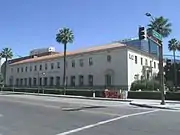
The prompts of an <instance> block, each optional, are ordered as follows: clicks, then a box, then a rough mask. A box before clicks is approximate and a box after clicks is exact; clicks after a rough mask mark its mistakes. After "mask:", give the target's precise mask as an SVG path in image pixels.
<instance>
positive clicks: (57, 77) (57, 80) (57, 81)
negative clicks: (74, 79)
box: [56, 76, 60, 86]
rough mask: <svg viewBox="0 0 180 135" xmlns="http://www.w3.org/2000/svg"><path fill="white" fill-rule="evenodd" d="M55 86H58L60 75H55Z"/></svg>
mask: <svg viewBox="0 0 180 135" xmlns="http://www.w3.org/2000/svg"><path fill="white" fill-rule="evenodd" d="M56 86H60V77H59V76H56Z"/></svg>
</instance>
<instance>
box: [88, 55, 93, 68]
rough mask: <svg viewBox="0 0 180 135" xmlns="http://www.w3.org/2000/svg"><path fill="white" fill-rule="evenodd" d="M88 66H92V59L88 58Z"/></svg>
mask: <svg viewBox="0 0 180 135" xmlns="http://www.w3.org/2000/svg"><path fill="white" fill-rule="evenodd" d="M89 65H90V66H91V65H93V60H92V57H90V58H89Z"/></svg>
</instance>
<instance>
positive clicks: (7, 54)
mask: <svg viewBox="0 0 180 135" xmlns="http://www.w3.org/2000/svg"><path fill="white" fill-rule="evenodd" d="M1 56H2V58H5V69H4V84H5V85H6V74H7V62H8V59H11V58H12V57H13V52H12V49H11V48H3V50H2V52H1Z"/></svg>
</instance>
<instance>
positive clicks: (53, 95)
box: [0, 92, 132, 102]
mask: <svg viewBox="0 0 180 135" xmlns="http://www.w3.org/2000/svg"><path fill="white" fill-rule="evenodd" d="M10 94H24V95H34V96H48V97H61V98H77V99H89V100H104V101H119V102H131V101H132V100H130V99H114V98H99V97H95V98H94V97H84V96H71V95H56V94H38V93H25V92H0V95H10Z"/></svg>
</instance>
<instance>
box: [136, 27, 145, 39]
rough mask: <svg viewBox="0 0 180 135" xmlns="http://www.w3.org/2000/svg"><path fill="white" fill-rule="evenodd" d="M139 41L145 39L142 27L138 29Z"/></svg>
mask: <svg viewBox="0 0 180 135" xmlns="http://www.w3.org/2000/svg"><path fill="white" fill-rule="evenodd" d="M138 34H139V40H143V39H145V38H146V30H145V28H144V27H142V26H140V27H139V33H138Z"/></svg>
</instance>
